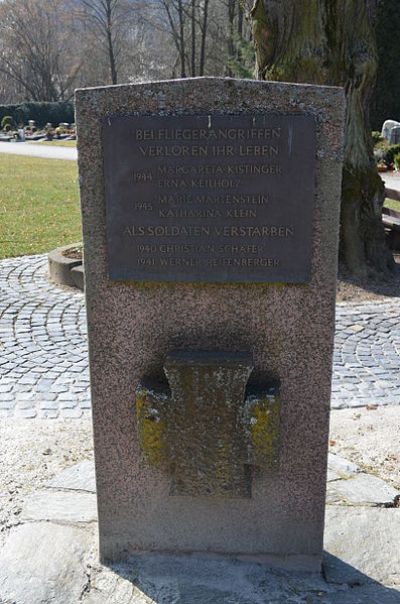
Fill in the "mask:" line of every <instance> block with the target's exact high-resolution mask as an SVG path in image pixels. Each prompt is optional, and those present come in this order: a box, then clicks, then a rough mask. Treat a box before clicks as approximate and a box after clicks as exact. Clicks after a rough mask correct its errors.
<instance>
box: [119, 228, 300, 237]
mask: <svg viewBox="0 0 400 604" xmlns="http://www.w3.org/2000/svg"><path fill="white" fill-rule="evenodd" d="M294 232H295V231H294V227H293V226H276V225H262V226H223V227H218V226H192V225H186V226H184V225H179V226H178V225H157V226H154V225H130V226H126V227H125V228H124V231H123V233H124V235H129V236H130V237H136V236H139V237H145V236H149V237H180V236H188V237H204V236H206V237H221V236H222V237H273V238H275V237H282V238H287V237H293V236H294Z"/></svg>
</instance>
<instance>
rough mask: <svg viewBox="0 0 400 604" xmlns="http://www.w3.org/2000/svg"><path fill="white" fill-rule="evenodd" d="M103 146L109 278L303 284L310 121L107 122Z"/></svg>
mask: <svg viewBox="0 0 400 604" xmlns="http://www.w3.org/2000/svg"><path fill="white" fill-rule="evenodd" d="M103 148H104V167H105V188H106V201H107V208H106V212H107V252H108V263H109V274H110V278H111V279H117V280H134V281H136V280H157V281H159V280H161V281H209V282H213V281H214V282H277V281H279V282H287V283H304V282H307V281H308V280H309V275H310V268H311V266H310V265H311V243H312V213H313V203H314V162H315V123H314V119H313V118H312V117H311V116H308V115H279V114H263V115H248V114H246V115H239V116H226V115H225V116H220V115H191V116H132V117H119V116H116V117H109V118H107V120H105V122H104V124H103Z"/></svg>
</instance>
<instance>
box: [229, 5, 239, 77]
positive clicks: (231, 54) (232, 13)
mask: <svg viewBox="0 0 400 604" xmlns="http://www.w3.org/2000/svg"><path fill="white" fill-rule="evenodd" d="M235 9H236V0H228V41H227V47H228V76H232V75H233V73H232V69H231V68H230V67H229V65H230V64H231V62H232V61H233V60H234V58H235V40H234V32H235V23H234V21H235ZM239 10H240V9H239Z"/></svg>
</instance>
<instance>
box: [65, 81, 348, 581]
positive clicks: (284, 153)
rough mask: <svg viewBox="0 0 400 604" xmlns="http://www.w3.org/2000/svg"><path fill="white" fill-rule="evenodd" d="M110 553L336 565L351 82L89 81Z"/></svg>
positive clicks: (93, 260)
mask: <svg viewBox="0 0 400 604" xmlns="http://www.w3.org/2000/svg"><path fill="white" fill-rule="evenodd" d="M76 113H77V126H78V145H79V169H80V182H81V203H82V218H83V236H84V256H85V280H86V283H85V289H86V301H87V316H88V335H89V354H90V370H91V391H92V406H93V426H94V441H95V456H96V472H97V496H98V508H99V531H100V552H101V558H102V560H103V561H112V560H119V559H122V558H124V557H126V556H129V555H131V554H134V553H137V552H146V551H147V552H148V551H158V552H174V553H186V552H201V553H203V554H204V553H209V554H228V555H235V556H238V557H250V558H256V559H257V560H261V561H265V562H267V563H269V564H273V565H278V566H284V565H286V566H289V567H292V568H302V569H309V570H316V569H318V568H319V567H320V562H321V554H322V537H323V523H324V503H325V479H326V463H327V440H328V421H329V404H330V386H331V366H332V349H333V332H334V307H335V281H336V270H337V245H338V224H339V200H340V185H341V162H342V145H343V136H342V130H343V116H344V95H343V91H342V90H341V89H339V88H330V87H319V86H308V85H296V84H282V83H272V82H255V81H246V80H232V79H223V78H193V79H185V80H175V81H170V82H155V83H148V84H138V85H129V86H114V87H109V88H107V87H106V88H97V89H95V88H93V89H86V90H78V91H77V93H76Z"/></svg>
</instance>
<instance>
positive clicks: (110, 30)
mask: <svg viewBox="0 0 400 604" xmlns="http://www.w3.org/2000/svg"><path fill="white" fill-rule="evenodd" d="M112 17H113V16H112V8H111V3H110V0H107V4H106V28H107V47H108V57H109V59H110V73H111V83H112V84H118V74H117V65H116V61H115V52H114V44H113V22H112V21H113V19H112Z"/></svg>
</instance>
